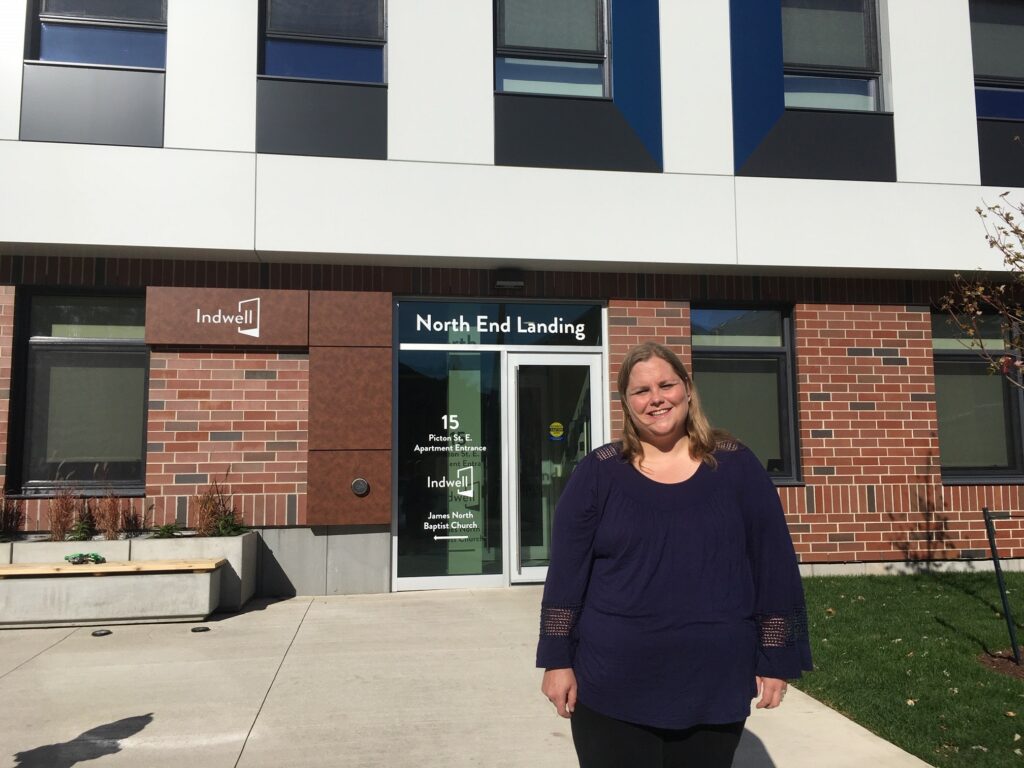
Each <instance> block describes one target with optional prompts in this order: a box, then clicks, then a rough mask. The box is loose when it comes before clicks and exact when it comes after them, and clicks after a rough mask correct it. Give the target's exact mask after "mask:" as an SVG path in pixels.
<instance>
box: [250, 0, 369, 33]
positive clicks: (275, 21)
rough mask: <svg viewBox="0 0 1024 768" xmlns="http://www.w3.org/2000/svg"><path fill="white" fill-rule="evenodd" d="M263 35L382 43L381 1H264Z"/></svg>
mask: <svg viewBox="0 0 1024 768" xmlns="http://www.w3.org/2000/svg"><path fill="white" fill-rule="evenodd" d="M267 34H268V35H283V36H296V37H317V38H329V39H337V40H368V41H381V42H383V40H384V3H383V0H345V2H338V0H268V2H267Z"/></svg>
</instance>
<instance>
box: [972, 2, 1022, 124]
mask: <svg viewBox="0 0 1024 768" xmlns="http://www.w3.org/2000/svg"><path fill="white" fill-rule="evenodd" d="M971 42H972V46H973V50H974V84H975V88H974V95H975V101H976V103H977V109H978V117H995V118H1010V119H1015V120H1024V3H1021V2H1020V0H971Z"/></svg>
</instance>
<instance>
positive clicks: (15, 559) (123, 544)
mask: <svg viewBox="0 0 1024 768" xmlns="http://www.w3.org/2000/svg"><path fill="white" fill-rule="evenodd" d="M130 551H131V542H130V541H129V540H128V539H124V540H120V541H104V540H91V541H15V542H13V546H12V548H11V559H10V560H9V562H11V563H63V562H64V557H65V556H66V555H73V554H75V553H76V552H95V553H96V554H98V555H102V556H103V557H105V558H106V559H107V560H108V561H109V562H112V563H113V562H127V561H128V560H129V553H130Z"/></svg>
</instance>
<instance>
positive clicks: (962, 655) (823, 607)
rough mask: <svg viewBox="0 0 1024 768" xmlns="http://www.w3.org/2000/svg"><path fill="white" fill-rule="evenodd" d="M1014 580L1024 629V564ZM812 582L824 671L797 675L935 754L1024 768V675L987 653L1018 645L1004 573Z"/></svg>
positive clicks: (902, 741) (1023, 633)
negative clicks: (1007, 613) (994, 666)
mask: <svg viewBox="0 0 1024 768" xmlns="http://www.w3.org/2000/svg"><path fill="white" fill-rule="evenodd" d="M1006 580H1007V588H1008V589H1009V590H1010V609H1011V610H1012V611H1013V613H1014V618H1015V620H1016V623H1017V625H1018V630H1017V631H1018V639H1019V640H1021V639H1024V629H1020V627H1021V626H1022V625H1021V620H1022V619H1024V574H1015V573H1012V574H1006ZM804 588H805V590H806V593H807V610H808V619H809V624H808V627H809V632H810V637H811V646H812V649H813V651H814V665H815V671H814V672H812V673H810V674H806V675H805V676H804V678H803V679H802V680H801V681H800V682H799V683H798V685H797V687H799V688H800V689H801V690H802V691H804V692H806V693H808V694H810V695H811V696H813V697H814V698H816V699H818V700H819V701H822V702H824V703H825V704H828V705H829V706H830V707H832V708H833V709H836V710H838V711H839V712H842V713H843V714H845V715H847V716H848V717H850V718H851V719H853V720H855V721H856V722H858V723H860V724H861V725H863V726H865V727H866V728H868V729H870V730H871V731H874V732H875V733H877V734H878V735H880V736H881V737H882V738H884V739H886V740H887V741H890V742H892V743H894V744H896V745H897V746H899V747H901V748H902V749H904V750H906V751H907V752H910V753H911V754H914V755H917V756H918V757H920V758H921V759H922V760H924V761H925V762H927V763H930V764H932V765H935V766H972V767H974V766H978V767H979V768H989V767H991V768H997V767H998V768H1005V766H1013V765H1020V766H1022V768H1024V681H1021V680H1017V679H1013V678H1011V677H1008V676H1006V675H1002V674H999V673H996V672H993V671H991V670H989V669H986V668H985V667H983V666H982V665H981V664H980V663H979V662H978V661H977V657H978V655H979V654H981V653H985V652H991V651H996V650H1000V649H1008V648H1009V647H1010V640H1009V634H1008V632H1007V629H1006V622H1005V619H1004V618H1003V616H1002V611H1001V606H1000V600H999V591H998V588H997V587H996V579H995V574H993V573H972V574H939V573H931V574H922V575H917V576H853V577H850V576H847V577H815V578H811V579H805V581H804ZM837 746H839V745H837Z"/></svg>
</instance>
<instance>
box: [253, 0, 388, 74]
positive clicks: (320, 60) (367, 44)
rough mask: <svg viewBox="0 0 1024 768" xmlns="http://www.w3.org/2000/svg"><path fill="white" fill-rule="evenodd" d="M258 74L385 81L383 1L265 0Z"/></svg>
mask: <svg viewBox="0 0 1024 768" xmlns="http://www.w3.org/2000/svg"><path fill="white" fill-rule="evenodd" d="M264 19H265V20H264V29H265V34H264V36H263V50H262V62H263V65H262V74H264V75H271V76H276V77H290V78H301V79H311V80H334V81H342V82H355V83H383V82H384V43H385V39H386V32H385V19H384V0H267V1H266V6H265V8H264Z"/></svg>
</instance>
